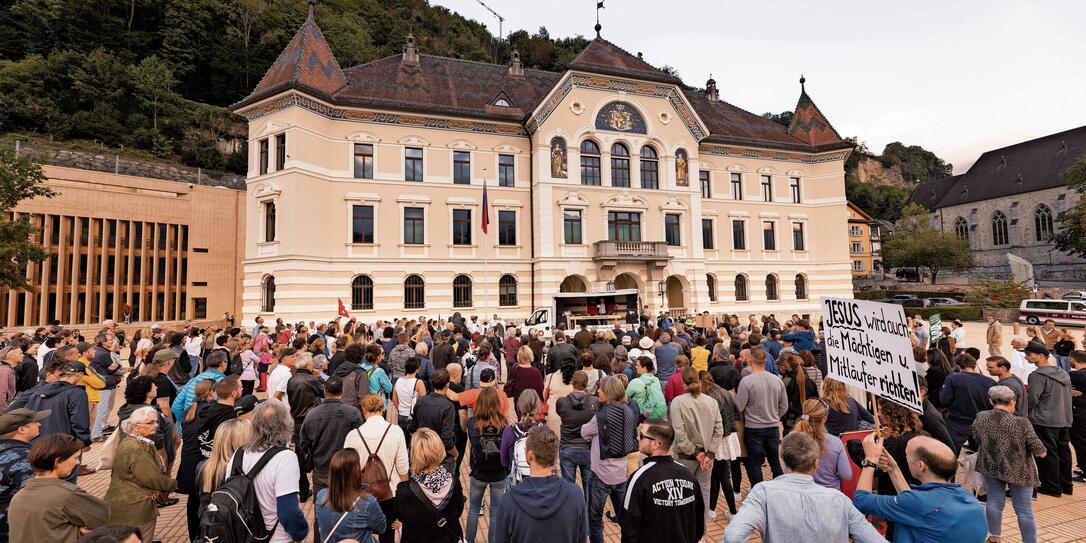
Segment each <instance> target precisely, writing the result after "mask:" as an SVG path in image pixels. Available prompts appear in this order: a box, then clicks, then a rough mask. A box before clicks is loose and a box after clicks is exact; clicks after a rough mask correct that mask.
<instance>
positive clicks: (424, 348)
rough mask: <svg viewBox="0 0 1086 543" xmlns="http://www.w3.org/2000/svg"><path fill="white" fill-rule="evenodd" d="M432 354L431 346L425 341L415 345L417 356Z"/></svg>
mask: <svg viewBox="0 0 1086 543" xmlns="http://www.w3.org/2000/svg"><path fill="white" fill-rule="evenodd" d="M429 352H430V344H429V343H426V342H425V341H420V342H419V343H418V345H415V354H417V355H419V356H426V355H427V354H429Z"/></svg>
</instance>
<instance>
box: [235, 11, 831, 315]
mask: <svg viewBox="0 0 1086 543" xmlns="http://www.w3.org/2000/svg"><path fill="white" fill-rule="evenodd" d="M234 109H235V111H237V112H238V113H240V114H242V115H244V116H246V117H247V118H248V119H249V129H250V157H251V160H250V173H249V177H248V194H247V195H246V199H247V205H246V210H247V211H246V234H247V235H246V237H245V239H246V242H245V251H244V253H245V259H244V262H243V264H242V266H243V269H244V279H243V285H244V286H243V290H244V292H243V304H242V306H243V307H242V313H243V318H244V319H245V321H246V322H249V321H251V320H252V319H253V318H255V316H257V315H259V314H273V315H275V316H277V317H283V318H284V319H285V320H287V321H288V322H293V321H295V320H321V319H327V318H328V317H329V316H331V315H334V314H335V313H336V309H337V303H338V301H339V300H342V301H343V303H344V305H345V306H346V308H347V309H348V310H349V311H350V312H351V315H352V316H357V317H359V318H360V319H363V320H373V319H377V318H391V317H397V316H418V315H427V316H438V315H449V314H451V313H452V312H454V311H460V312H462V313H464V314H484V313H485V314H486V315H487V316H489V315H490V314H498V315H501V316H502V317H503V318H508V319H514V320H519V319H523V318H524V317H527V316H528V315H529V314H530V313H531V312H532V310H533V309H534V308H538V307H545V306H548V305H549V304H550V303H551V301H552V297H553V295H554V294H555V293H558V292H562V291H566V292H568V291H573V292H578V291H587V292H597V291H606V290H609V289H624V288H637V289H639V290H640V293H641V298H642V302H643V304H644V305H646V306H647V307H648V309H649V310H650V311H656V310H662V309H668V310H670V311H673V312H677V313H683V314H685V313H690V312H694V311H697V312H701V311H711V312H714V313H719V312H725V311H726V312H738V313H745V312H758V313H776V314H786V315H787V314H791V313H802V314H815V313H817V311H818V297H819V296H823V295H829V296H848V295H850V294H851V292H852V283H851V272H850V259H849V255H848V244H847V236H846V234H847V221H848V213H847V210H846V201H845V196H844V171H843V165H844V160H845V158H846V157H847V155H848V153H849V152H850V149H851V147H850V146H849V145H848V144H847V142H844V141H843V140H842V139H841V138H840V137H839V136H838V135H837V133H836V132H835V131H834V130H833V128H832V127H831V126H830V125H829V123H828V122H827V121H826V119H825V118H824V117H823V115H822V114H821V112H819V111H818V109H817V107H816V106H815V105H814V103H813V102H812V101H811V100H810V98H809V97H808V96H807V94H806V92H801V97H800V101H799V104H798V105H797V110H796V122H794V123H793V125H792V127H790V128H789V127H784V126H780V125H777V124H775V123H773V122H771V121H768V120H766V119H763V118H761V117H759V116H757V115H753V114H750V113H748V112H746V111H743V110H741V109H739V108H737V107H735V106H733V105H731V104H728V103H726V102H724V101H722V100H720V99H719V97H718V96H717V91H716V84H715V82H714V81H712V80H710V82H709V84H708V86H707V91H705V92H699V91H692V90H689V89H685V88H684V87H682V86H681V84H680V82H679V81H678V80H677V79H674V78H672V77H671V76H669V75H667V74H666V73H664V72H661V71H659V70H657V69H655V68H653V67H652V66H651V65H649V64H648V63H646V62H645V61H644V60H642V59H641V58H640V57H634V56H633V55H630V54H629V53H627V52H625V51H623V50H621V49H619V48H618V47H616V46H615V45H613V44H611V43H609V42H607V41H606V40H603V39H602V38H597V39H596V40H595V41H593V42H592V43H591V44H590V45H589V47H588V48H587V49H585V51H584V52H582V53H581V55H580V56H579V57H577V59H576V60H575V61H574V62H573V63H572V64H571V68H570V70H568V71H566V72H564V73H552V72H543V71H539V70H531V69H526V68H523V67H522V66H521V65H520V62H519V59H518V58H517V57H516V55H514V59H513V61H512V62H511V63H510V64H509V65H495V64H483V63H477V62H467V61H462V60H457V59H449V58H442V57H433V56H429V55H421V54H419V52H418V50H417V48H416V46H415V44H414V41H413V38H411V37H410V36H409V37H408V39H407V43H406V45H405V48H404V54H403V55H397V56H395V57H388V58H385V59H380V60H377V61H374V62H371V63H369V64H365V65H362V66H356V67H353V68H350V69H347V70H342V69H341V68H340V67H339V66H338V64H336V62H335V59H334V58H333V57H332V55H331V52H330V50H328V47H327V44H326V42H325V41H324V37H323V35H321V33H320V30H319V28H318V27H317V24H316V21H315V20H314V19H313V18H312V16H310V18H309V19H308V20H307V21H306V22H305V23H304V24H303V26H302V28H301V29H300V30H299V32H298V35H297V36H296V37H295V39H294V40H293V41H292V42H291V44H290V45H288V47H287V49H286V50H285V51H284V52H283V53H282V55H281V56H280V58H279V60H278V61H277V62H276V63H275V65H273V66H272V68H271V69H270V70H269V72H268V74H267V75H266V76H265V77H264V79H263V80H262V81H261V82H260V84H258V86H257V88H256V89H255V90H254V91H253V94H252V95H251V96H250V97H248V98H246V99H245V100H243V101H242V102H240V103H238V104H235V106H234ZM484 186H485V194H486V196H485V199H484ZM484 214H485V215H488V217H489V222H488V224H487V229H486V230H487V232H486V233H484V232H483V229H482V223H483V216H484Z"/></svg>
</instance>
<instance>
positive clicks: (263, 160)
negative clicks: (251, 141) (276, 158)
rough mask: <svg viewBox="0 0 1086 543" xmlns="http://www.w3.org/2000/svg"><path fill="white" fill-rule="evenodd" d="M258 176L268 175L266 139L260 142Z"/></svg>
mask: <svg viewBox="0 0 1086 543" xmlns="http://www.w3.org/2000/svg"><path fill="white" fill-rule="evenodd" d="M258 167H259V168H260V175H264V174H266V173H268V138H264V139H262V140H260V162H259V166H258Z"/></svg>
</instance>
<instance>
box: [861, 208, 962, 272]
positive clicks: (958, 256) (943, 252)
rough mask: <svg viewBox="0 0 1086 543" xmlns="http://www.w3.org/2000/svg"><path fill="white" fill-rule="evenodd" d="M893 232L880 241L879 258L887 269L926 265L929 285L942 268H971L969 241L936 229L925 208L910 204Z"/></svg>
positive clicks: (952, 269)
mask: <svg viewBox="0 0 1086 543" xmlns="http://www.w3.org/2000/svg"><path fill="white" fill-rule="evenodd" d="M896 226H897V228H896V229H895V231H894V233H893V234H891V235H889V236H887V237H886V238H884V239H883V241H882V258H883V261H884V263H885V264H886V267H887V268H891V267H894V268H917V269H918V271H919V268H925V269H926V270H927V271H928V273H930V274H931V284H933V285H934V284H935V280H936V278H937V277H938V275H939V273H940V272H942V271H955V272H961V271H967V270H971V269H973V266H974V265H975V264H974V263H973V253H972V252H971V251H970V250H969V242H967V241H963V240H960V239H958V237H957V236H956V235H954V234H952V233H949V232H943V231H942V230H937V229H936V228H935V227H933V226H931V223H930V222H929V220H928V211H927V210H926V209H924V208H923V207H921V206H920V205H919V204H909V205H908V207H906V208H905V209H904V210H903V211H902V212H901V219H900V220H898V222H897V225H896Z"/></svg>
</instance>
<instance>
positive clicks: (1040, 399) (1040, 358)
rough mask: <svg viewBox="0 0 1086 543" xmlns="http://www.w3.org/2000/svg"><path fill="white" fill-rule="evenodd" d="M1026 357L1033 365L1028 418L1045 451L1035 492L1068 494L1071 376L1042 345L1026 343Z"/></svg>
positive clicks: (1069, 477) (1038, 466) (1069, 490)
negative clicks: (1038, 483) (1039, 481)
mask: <svg viewBox="0 0 1086 543" xmlns="http://www.w3.org/2000/svg"><path fill="white" fill-rule="evenodd" d="M1026 360H1028V361H1029V362H1031V363H1033V364H1036V365H1037V369H1036V370H1034V371H1033V373H1030V374H1029V389H1028V390H1027V391H1026V394H1027V395H1028V397H1029V421H1030V422H1031V423H1033V430H1034V431H1035V432H1037V437H1039V438H1041V442H1042V443H1044V445H1045V451H1046V452H1047V454H1046V455H1045V457H1044V458H1039V459H1037V474H1038V475H1039V476H1040V479H1041V486H1040V487H1039V488H1038V489H1037V492H1040V493H1041V494H1047V495H1049V496H1056V497H1059V496H1060V494H1071V490H1072V485H1071V423H1072V413H1071V377H1070V376H1069V375H1067V372H1065V371H1063V370H1062V369H1060V368H1059V367H1057V366H1056V363H1055V361H1054V360H1053V359H1052V357H1050V356H1049V353H1048V349H1047V348H1045V346H1044V345H1040V344H1037V343H1032V342H1031V343H1030V344H1028V345H1026Z"/></svg>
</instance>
